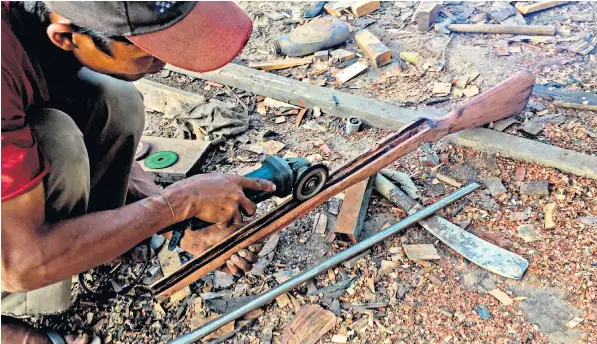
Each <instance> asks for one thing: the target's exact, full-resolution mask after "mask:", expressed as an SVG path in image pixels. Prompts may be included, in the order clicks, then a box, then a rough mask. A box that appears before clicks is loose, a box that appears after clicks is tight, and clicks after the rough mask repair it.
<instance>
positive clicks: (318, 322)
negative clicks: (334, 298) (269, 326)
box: [280, 305, 336, 344]
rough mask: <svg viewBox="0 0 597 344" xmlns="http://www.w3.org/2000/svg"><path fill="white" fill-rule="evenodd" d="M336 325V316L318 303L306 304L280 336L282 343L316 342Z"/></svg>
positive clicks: (303, 343)
mask: <svg viewBox="0 0 597 344" xmlns="http://www.w3.org/2000/svg"><path fill="white" fill-rule="evenodd" d="M335 325H336V316H335V315H334V313H332V312H330V311H327V310H325V309H323V308H321V306H318V305H304V306H302V307H301V308H300V310H299V312H298V313H297V314H296V316H295V317H294V319H293V320H292V322H291V323H290V324H289V325H288V326H286V327H285V328H284V332H282V335H281V336H280V343H281V344H315V343H316V342H317V341H318V340H319V339H320V338H321V337H323V335H324V334H326V333H327V332H328V331H330V330H331V329H332V328H334V326H335Z"/></svg>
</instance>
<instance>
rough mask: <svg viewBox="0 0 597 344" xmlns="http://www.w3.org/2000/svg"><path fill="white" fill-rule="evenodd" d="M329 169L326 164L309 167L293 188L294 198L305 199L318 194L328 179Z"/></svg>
mask: <svg viewBox="0 0 597 344" xmlns="http://www.w3.org/2000/svg"><path fill="white" fill-rule="evenodd" d="M328 175H329V171H328V168H327V167H326V166H325V165H322V164H319V165H313V166H311V167H309V168H308V169H307V170H306V171H305V172H304V173H303V174H302V175H301V176H300V179H299V180H298V181H297V183H296V186H295V188H294V190H293V196H294V199H296V200H299V201H305V200H308V199H309V198H311V197H313V196H315V195H317V194H318V193H319V191H321V189H323V186H324V185H325V183H326V182H327V181H328Z"/></svg>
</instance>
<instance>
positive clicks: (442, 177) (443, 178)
mask: <svg viewBox="0 0 597 344" xmlns="http://www.w3.org/2000/svg"><path fill="white" fill-rule="evenodd" d="M435 178H437V179H439V180H441V181H442V182H444V183H446V184H449V185H452V186H453V187H455V188H461V187H462V183H460V182H459V181H457V180H456V179H454V178H452V177H448V176H446V175H444V174H441V173H437V174H436V175H435Z"/></svg>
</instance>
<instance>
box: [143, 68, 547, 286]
mask: <svg viewBox="0 0 597 344" xmlns="http://www.w3.org/2000/svg"><path fill="white" fill-rule="evenodd" d="M534 82H535V77H534V76H533V75H532V74H531V73H530V72H527V71H523V72H518V73H516V74H515V75H513V76H511V77H509V78H508V79H506V80H505V81H503V82H501V83H499V84H498V85H496V86H495V87H493V88H492V89H489V90H487V91H485V92H484V93H482V94H481V95H479V96H477V97H475V98H474V99H473V100H472V101H471V102H469V103H466V104H464V105H463V106H461V107H460V108H458V109H456V110H454V111H452V112H450V113H448V114H447V115H445V116H442V117H439V118H434V119H429V118H422V119H419V120H417V121H415V122H413V123H411V124H410V125H406V126H405V127H404V128H403V129H402V130H400V131H399V132H397V133H394V134H392V135H390V136H388V137H387V138H386V139H384V140H383V141H382V142H380V143H378V144H377V145H376V146H375V147H374V148H373V149H371V150H370V151H368V152H366V153H364V154H362V155H360V156H358V157H357V158H355V159H354V160H352V161H349V162H347V163H346V164H345V165H344V166H342V167H340V168H339V169H337V170H336V171H334V172H333V173H332V174H331V175H330V177H329V179H328V182H327V183H326V185H325V186H324V187H323V188H322V189H321V191H320V192H319V193H318V194H317V195H315V196H313V197H311V198H309V199H308V200H305V201H303V202H300V201H297V200H295V199H291V200H288V201H286V202H284V203H282V204H280V205H279V206H278V207H276V208H275V209H273V210H272V211H270V212H268V213H266V214H264V215H263V216H261V217H259V218H257V219H254V220H253V221H251V222H249V223H248V224H247V225H245V226H244V227H242V228H239V229H238V230H237V231H236V232H234V233H233V234H231V235H230V236H228V237H227V238H225V239H224V240H222V241H221V242H219V243H218V244H216V245H214V246H213V247H211V248H210V249H209V250H207V251H206V252H204V253H203V254H202V255H200V256H198V257H195V258H193V259H192V260H190V261H189V262H187V263H186V264H185V265H183V266H182V267H181V268H180V269H178V270H177V271H175V272H174V273H173V274H171V275H170V276H168V277H164V278H162V279H161V280H159V281H157V282H156V283H154V284H153V285H152V286H151V289H152V291H153V292H154V294H156V295H158V296H160V297H167V296H170V295H172V294H174V293H175V292H176V291H178V290H180V289H182V288H184V287H186V286H187V285H189V284H191V283H193V282H195V281H196V280H198V279H199V278H201V277H203V276H205V275H206V274H208V273H209V272H211V271H213V270H215V269H217V268H218V267H220V266H222V265H224V264H225V262H226V260H228V259H229V258H230V257H231V256H232V255H233V254H235V253H236V252H238V251H239V250H241V249H244V248H247V247H249V246H250V245H252V244H254V243H257V242H259V241H261V240H263V239H264V238H266V237H268V236H270V235H272V234H273V233H275V232H277V231H279V230H281V229H282V228H284V227H286V226H288V225H289V224H290V223H292V222H293V221H294V220H296V219H297V218H299V217H300V216H302V215H305V214H307V213H308V212H310V211H311V210H313V209H315V208H316V207H318V206H319V205H321V204H322V203H323V202H325V201H327V200H328V199H330V198H332V197H333V196H334V195H336V194H338V193H340V192H342V191H344V190H346V189H347V188H348V187H350V186H351V185H354V184H356V183H358V182H360V181H361V180H364V179H365V178H367V177H370V176H372V175H374V174H375V173H377V172H378V171H379V170H381V169H382V168H384V167H386V166H388V165H390V164H391V163H393V162H394V161H396V160H397V159H398V158H400V157H402V156H404V155H406V154H407V153H409V152H411V151H413V150H415V149H417V148H418V147H419V145H420V144H421V142H434V141H437V140H439V139H440V138H442V137H444V136H446V135H449V134H451V133H454V132H457V131H460V130H464V129H468V128H474V127H478V126H481V125H484V124H488V123H489V122H492V121H497V120H499V119H502V118H505V117H509V116H513V115H515V114H518V113H520V112H521V111H522V110H523V109H524V107H525V106H526V103H527V101H528V99H529V96H530V94H531V91H532V88H533V84H534Z"/></svg>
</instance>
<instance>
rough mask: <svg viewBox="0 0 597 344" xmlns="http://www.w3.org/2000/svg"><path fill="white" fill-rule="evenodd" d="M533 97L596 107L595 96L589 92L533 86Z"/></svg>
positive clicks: (596, 100)
mask: <svg viewBox="0 0 597 344" xmlns="http://www.w3.org/2000/svg"><path fill="white" fill-rule="evenodd" d="M533 95H534V96H538V97H541V98H545V99H549V100H555V101H557V102H562V103H573V104H582V105H588V106H597V94H595V93H591V92H581V91H569V90H564V89H561V88H554V87H547V86H543V85H538V84H536V85H535V86H533Z"/></svg>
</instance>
